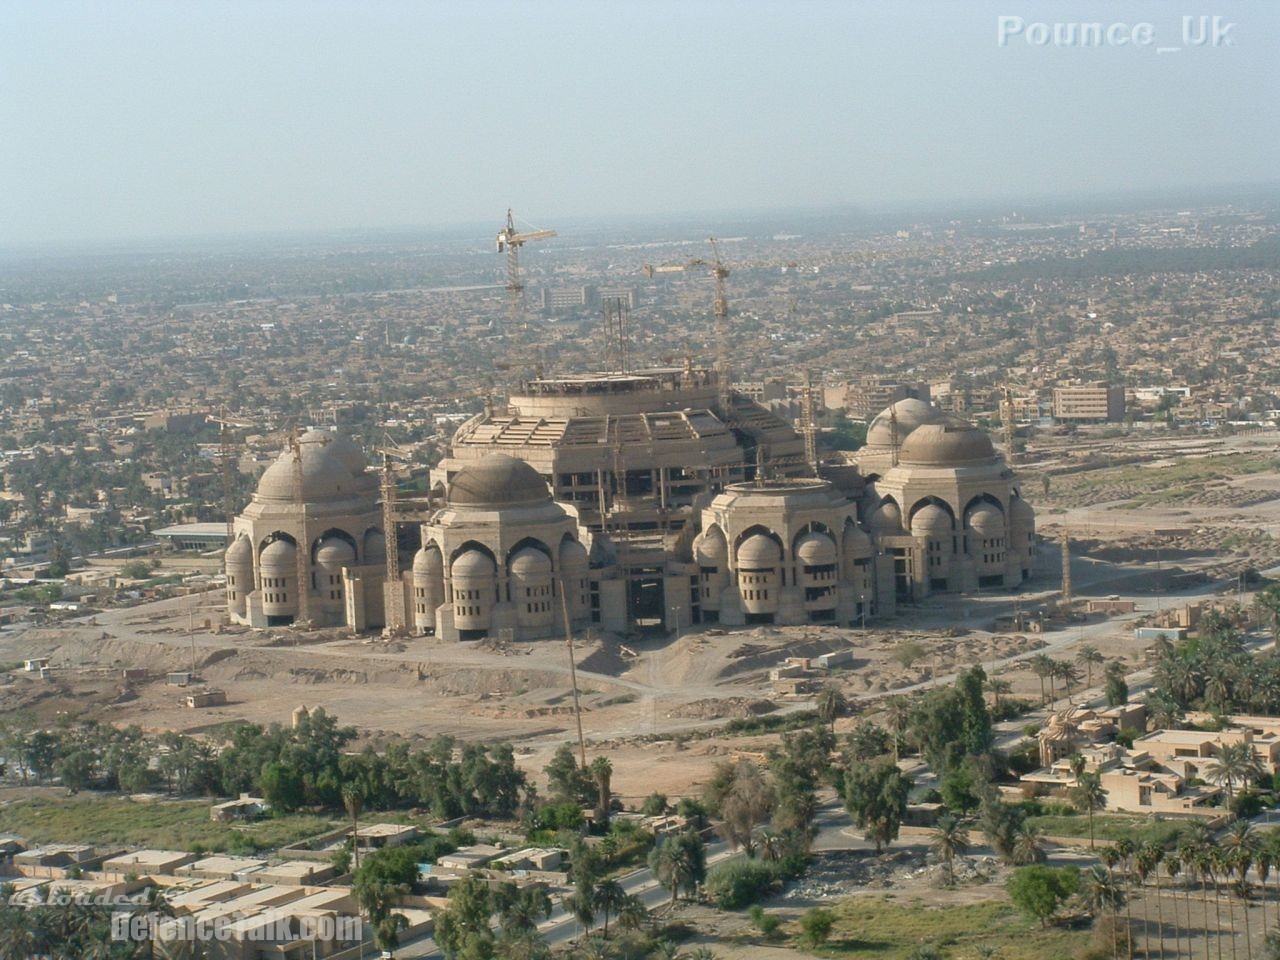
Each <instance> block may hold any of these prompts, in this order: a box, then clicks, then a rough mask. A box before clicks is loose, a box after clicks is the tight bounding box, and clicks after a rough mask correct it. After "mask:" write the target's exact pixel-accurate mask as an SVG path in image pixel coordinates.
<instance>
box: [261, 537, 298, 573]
mask: <svg viewBox="0 0 1280 960" xmlns="http://www.w3.org/2000/svg"><path fill="white" fill-rule="evenodd" d="M259 563H260V565H261V566H262V569H263V570H264V571H265V570H272V571H275V570H287V571H289V572H296V571H297V569H298V567H297V550H296V548H295V547H294V545H293V544H292V543H290V542H289V541H288V540H272V541H271V542H270V543H268V544H267V545H266V546H265V547H263V548H262V556H261V557H260V558H259Z"/></svg>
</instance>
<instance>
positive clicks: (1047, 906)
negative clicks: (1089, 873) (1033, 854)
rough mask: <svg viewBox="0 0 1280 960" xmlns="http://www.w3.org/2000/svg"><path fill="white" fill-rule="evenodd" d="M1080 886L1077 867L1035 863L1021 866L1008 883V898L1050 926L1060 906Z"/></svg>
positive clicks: (1043, 924)
mask: <svg viewBox="0 0 1280 960" xmlns="http://www.w3.org/2000/svg"><path fill="white" fill-rule="evenodd" d="M1079 886H1080V876H1079V872H1078V871H1077V870H1076V868H1075V867H1047V866H1044V865H1043V864H1035V865H1033V866H1029V867H1019V868H1018V869H1017V870H1015V871H1014V872H1013V874H1012V875H1011V876H1010V877H1009V879H1008V881H1007V882H1006V883H1005V889H1006V890H1007V891H1008V892H1009V899H1010V900H1012V901H1013V904H1014V906H1016V907H1017V908H1018V909H1019V910H1021V911H1022V912H1023V913H1024V914H1026V915H1027V916H1028V917H1030V918H1032V919H1033V920H1038V921H1039V922H1040V926H1042V927H1047V926H1048V925H1049V922H1050V921H1051V920H1052V919H1053V917H1054V915H1055V914H1056V913H1057V912H1058V908H1059V907H1060V906H1062V904H1063V903H1064V902H1065V901H1066V900H1067V899H1068V898H1069V897H1071V896H1072V895H1073V894H1074V893H1075V892H1076V890H1077V889H1079Z"/></svg>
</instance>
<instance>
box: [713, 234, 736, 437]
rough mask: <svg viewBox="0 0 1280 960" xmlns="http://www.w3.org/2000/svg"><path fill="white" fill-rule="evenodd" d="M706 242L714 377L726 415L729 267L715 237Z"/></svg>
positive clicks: (727, 397)
mask: <svg viewBox="0 0 1280 960" xmlns="http://www.w3.org/2000/svg"><path fill="white" fill-rule="evenodd" d="M707 242H708V243H710V244H711V252H712V253H713V254H714V255H715V262H714V263H713V264H712V267H711V273H712V276H714V277H715V280H716V302H715V317H716V379H717V380H718V381H719V385H720V410H721V411H722V413H723V414H724V416H725V417H728V416H729V410H730V408H731V404H732V402H733V398H732V395H731V394H730V392H729V375H730V372H729V300H728V298H727V297H726V296H725V289H724V288H725V284H724V282H725V280H727V279H728V278H729V268H728V267H726V266H725V265H724V261H723V260H722V259H721V258H720V244H718V243H717V242H716V238H715V237H708V238H707Z"/></svg>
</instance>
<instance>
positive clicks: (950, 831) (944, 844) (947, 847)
mask: <svg viewBox="0 0 1280 960" xmlns="http://www.w3.org/2000/svg"><path fill="white" fill-rule="evenodd" d="M929 837H930V844H929V846H930V847H931V848H932V849H933V852H934V853H936V854H937V855H938V856H939V857H941V858H942V862H943V863H944V864H945V865H946V868H947V886H948V887H952V886H955V882H956V872H955V858H956V857H957V856H963V855H964V854H965V853H967V852H968V850H969V831H968V829H966V826H965V823H964V821H962V820H957V819H956V818H955V817H953V816H951V815H950V814H947V815H946V816H943V817H940V818H939V819H938V825H937V826H936V827H934V828H933V829H932V830H931V831H929Z"/></svg>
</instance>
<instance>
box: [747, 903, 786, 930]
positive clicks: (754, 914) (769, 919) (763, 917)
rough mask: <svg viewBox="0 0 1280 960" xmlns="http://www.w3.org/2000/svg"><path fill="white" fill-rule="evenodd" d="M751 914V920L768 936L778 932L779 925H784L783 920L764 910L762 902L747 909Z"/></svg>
mask: <svg viewBox="0 0 1280 960" xmlns="http://www.w3.org/2000/svg"><path fill="white" fill-rule="evenodd" d="M747 913H748V914H750V916H751V922H752V923H754V924H755V925H756V929H757V930H759V931H760V932H761V933H763V934H764V935H765V936H766V937H772V936H773V935H774V934H775V933H777V932H778V927H780V926H781V925H782V921H781V920H779V919H778V918H777V917H775V916H773V915H772V914H768V913H765V912H764V907H762V906H760V904H758V903H757V904H753V905H752V907H751V909H750V910H748V911H747Z"/></svg>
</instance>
